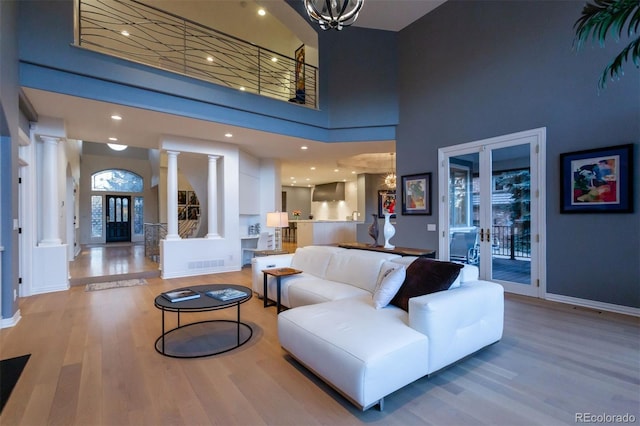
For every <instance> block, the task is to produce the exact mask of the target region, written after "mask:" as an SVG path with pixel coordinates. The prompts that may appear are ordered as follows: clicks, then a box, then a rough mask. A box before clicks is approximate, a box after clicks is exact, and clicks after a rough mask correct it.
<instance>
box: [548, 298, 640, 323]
mask: <svg viewBox="0 0 640 426" xmlns="http://www.w3.org/2000/svg"><path fill="white" fill-rule="evenodd" d="M545 299H546V300H550V301H552V302H560V303H566V304H569V305H576V306H584V307H586V308H591V309H596V310H599V311H607V312H615V313H618V314H624V315H633V316H634V317H640V308H634V307H631V306H622V305H614V304H612V303H605V302H598V301H595V300H588V299H579V298H577V297H570V296H563V295H561V294H552V293H547V294H546V295H545Z"/></svg>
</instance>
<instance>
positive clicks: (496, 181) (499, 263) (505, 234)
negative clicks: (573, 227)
mask: <svg viewBox="0 0 640 426" xmlns="http://www.w3.org/2000/svg"><path fill="white" fill-rule="evenodd" d="M490 154H491V202H490V205H491V209H490V210H489V211H487V214H488V219H489V220H488V221H487V223H486V226H484V231H485V232H484V243H485V245H484V246H483V248H484V251H486V252H487V255H488V257H490V258H491V268H490V270H491V279H492V280H496V281H508V282H511V283H516V284H519V285H531V158H530V146H529V144H528V143H527V144H522V145H515V146H508V147H504V148H495V149H491V150H490Z"/></svg>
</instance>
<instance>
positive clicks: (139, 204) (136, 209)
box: [133, 197, 144, 235]
mask: <svg viewBox="0 0 640 426" xmlns="http://www.w3.org/2000/svg"><path fill="white" fill-rule="evenodd" d="M133 233H134V234H135V235H142V234H144V197H133Z"/></svg>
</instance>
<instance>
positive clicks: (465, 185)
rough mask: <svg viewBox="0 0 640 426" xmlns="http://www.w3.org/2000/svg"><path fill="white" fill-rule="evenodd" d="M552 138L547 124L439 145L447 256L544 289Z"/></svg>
mask: <svg viewBox="0 0 640 426" xmlns="http://www.w3.org/2000/svg"><path fill="white" fill-rule="evenodd" d="M545 139H546V129H544V128H541V129H534V130H530V131H525V132H520V133H514V134H510V135H505V136H500V137H496V138H491V139H485V140H480V141H475V142H471V143H467V144H463V145H457V146H452V147H447V148H441V149H440V150H439V151H438V155H439V164H440V167H441V169H440V173H439V188H440V191H439V193H440V194H442V198H441V200H440V203H439V209H440V212H439V217H440V229H441V230H442V232H441V234H440V236H439V237H440V238H439V252H440V253H441V256H440V257H441V258H445V259H450V260H455V261H460V262H464V263H469V264H473V265H477V266H478V267H479V269H480V278H481V279H485V280H490V281H495V282H498V283H500V284H502V285H503V287H504V288H505V291H508V292H512V293H518V294H524V295H529V296H535V297H542V295H543V294H544V291H545V290H544V287H545V283H544V272H543V271H544V265H543V263H544V261H543V259H544V256H543V252H544V194H543V192H542V189H543V188H544V161H543V159H544V155H543V152H544V144H545Z"/></svg>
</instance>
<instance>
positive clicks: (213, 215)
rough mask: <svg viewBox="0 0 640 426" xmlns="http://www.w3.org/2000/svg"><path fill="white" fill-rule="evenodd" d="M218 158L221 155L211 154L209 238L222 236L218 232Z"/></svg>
mask: <svg viewBox="0 0 640 426" xmlns="http://www.w3.org/2000/svg"><path fill="white" fill-rule="evenodd" d="M218 158H220V157H219V156H217V155H210V156H209V176H208V181H207V195H208V198H209V201H208V205H207V211H208V213H209V214H208V215H207V221H208V222H209V233H208V234H207V238H220V234H219V233H218V164H217V161H218Z"/></svg>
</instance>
